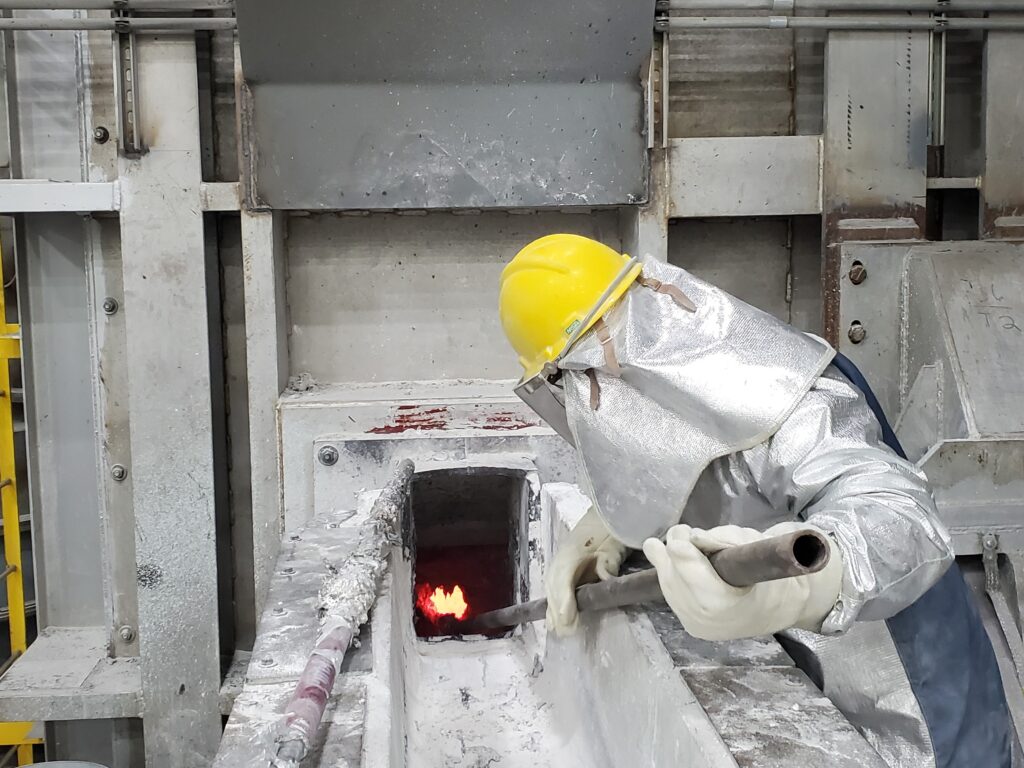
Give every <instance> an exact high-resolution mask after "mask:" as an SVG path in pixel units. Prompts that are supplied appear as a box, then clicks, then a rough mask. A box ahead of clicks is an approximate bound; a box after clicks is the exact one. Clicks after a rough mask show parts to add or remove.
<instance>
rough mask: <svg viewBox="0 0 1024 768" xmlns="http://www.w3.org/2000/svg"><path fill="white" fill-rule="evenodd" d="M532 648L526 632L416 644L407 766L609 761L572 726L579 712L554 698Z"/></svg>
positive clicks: (567, 767)
mask: <svg viewBox="0 0 1024 768" xmlns="http://www.w3.org/2000/svg"><path fill="white" fill-rule="evenodd" d="M531 646H534V644H533V643H528V642H527V641H526V640H525V639H524V638H523V637H522V636H520V637H513V638H506V639H498V640H485V641H477V642H462V643H460V642H444V643H429V644H428V643H422V642H421V643H419V656H420V658H419V664H418V665H419V681H418V684H417V685H416V686H414V687H410V689H409V691H408V694H407V700H406V706H407V717H408V723H409V725H408V753H407V757H408V763H407V765H408V766H409V768H485V767H487V766H495V767H496V768H498V767H500V768H548V767H549V766H550V768H556V766H557V768H596V766H602V765H604V764H605V763H606V760H605V759H599V757H598V756H596V755H594V754H593V753H592V752H591V750H590V745H589V744H588V743H587V739H586V738H585V734H584V732H583V730H582V729H581V728H579V727H575V726H573V725H571V723H572V722H573V721H574V720H575V719H576V716H577V715H576V714H575V713H574V712H572V711H569V709H568V708H567V707H560V706H559V705H558V704H557V703H554V702H553V700H552V697H551V696H550V695H549V693H550V687H551V683H550V681H549V680H548V679H547V678H546V677H545V673H544V672H543V666H542V663H541V658H540V656H539V655H538V652H537V651H536V650H535V647H531ZM576 704H577V706H578V704H579V702H576ZM563 710H565V711H563ZM601 757H602V758H603V756H601Z"/></svg>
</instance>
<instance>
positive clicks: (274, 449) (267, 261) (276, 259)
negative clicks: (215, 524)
mask: <svg viewBox="0 0 1024 768" xmlns="http://www.w3.org/2000/svg"><path fill="white" fill-rule="evenodd" d="M284 226H285V224H284V218H283V216H282V215H281V214H280V213H276V214H274V213H250V212H249V211H245V210H243V211H242V264H243V267H244V269H243V274H244V281H245V282H244V286H245V288H244V290H245V337H246V346H245V349H246V352H245V354H246V367H247V369H248V376H249V383H248V384H249V451H250V461H251V466H252V545H253V570H254V577H255V583H256V589H255V594H256V615H257V616H258V615H259V613H260V610H261V608H262V605H263V601H264V600H265V599H266V595H267V586H268V584H269V581H270V576H271V575H272V573H273V570H274V563H275V561H276V560H277V551H278V546H279V544H280V541H281V530H282V521H283V518H282V497H281V479H280V475H279V471H280V461H279V455H278V439H277V434H278V432H277V399H278V397H279V396H280V394H281V392H282V391H283V390H284V388H285V385H286V384H287V382H288V337H287V324H286V320H287V308H286V303H285V302H286V300H285V293H284V279H285V277H284V276H285V270H284Z"/></svg>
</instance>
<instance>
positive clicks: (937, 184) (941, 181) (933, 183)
mask: <svg viewBox="0 0 1024 768" xmlns="http://www.w3.org/2000/svg"><path fill="white" fill-rule="evenodd" d="M980 187H981V176H956V177H949V176H935V177H933V178H930V179H928V189H979V188H980Z"/></svg>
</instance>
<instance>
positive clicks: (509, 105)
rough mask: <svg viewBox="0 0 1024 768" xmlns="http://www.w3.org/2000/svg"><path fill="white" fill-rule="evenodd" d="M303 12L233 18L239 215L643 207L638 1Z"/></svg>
mask: <svg viewBox="0 0 1024 768" xmlns="http://www.w3.org/2000/svg"><path fill="white" fill-rule="evenodd" d="M302 8H303V10H302V13H283V12H282V11H281V6H280V4H279V3H277V2H274V0H241V1H240V2H239V3H238V7H237V15H238V33H239V41H240V46H241V54H242V65H243V69H244V72H245V77H246V81H247V85H248V89H249V92H250V94H251V102H250V104H249V106H248V108H247V109H246V118H245V119H246V120H247V121H248V126H247V131H248V134H249V136H250V137H251V138H252V142H251V145H250V147H249V148H248V149H249V151H250V157H249V159H250V162H249V164H248V167H247V168H246V171H247V181H248V192H249V194H250V197H251V198H252V199H253V201H254V202H255V203H257V204H262V205H267V206H271V207H273V208H283V209H311V210H315V209H335V210H341V209H368V210H374V209H377V210H379V209H407V208H494V207H498V208H511V207H520V206H526V207H541V206H554V205H584V206H593V205H615V204H624V203H634V202H639V201H641V200H642V199H643V198H644V197H645V196H646V188H645V187H646V185H645V146H646V140H645V138H644V136H643V131H644V125H643V92H642V88H641V83H640V73H641V71H642V69H643V66H644V63H645V61H646V59H647V57H648V55H649V52H650V49H651V42H652V36H653V19H654V3H653V0H630V1H629V2H625V3H622V2H616V1H615V0H569V1H568V2H562V3H548V2H545V0H526V2H524V1H523V0H495V2H490V3H478V2H475V0H452V1H451V2H446V3H443V4H441V3H411V2H400V1H399V0H390V2H384V3H381V2H374V0H352V2H348V3H346V4H345V12H344V13H338V11H337V4H336V3H335V2H332V1H331V0H310V1H309V2H305V3H303V4H302ZM512 30H514V34H512V33H510V32H511V31H512ZM339 51H344V52H345V54H344V55H339Z"/></svg>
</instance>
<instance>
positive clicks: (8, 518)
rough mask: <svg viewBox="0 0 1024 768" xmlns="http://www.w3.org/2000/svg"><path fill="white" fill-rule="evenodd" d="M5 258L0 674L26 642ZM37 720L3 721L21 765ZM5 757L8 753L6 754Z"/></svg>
mask: <svg viewBox="0 0 1024 768" xmlns="http://www.w3.org/2000/svg"><path fill="white" fill-rule="evenodd" d="M4 285H5V283H4V279H3V260H2V258H0V505H2V506H3V537H4V560H5V561H6V563H7V567H6V568H5V569H4V570H3V571H0V576H2V577H3V578H4V580H5V581H6V583H7V611H8V621H9V626H10V631H11V656H10V658H9V659H7V661H6V662H4V663H3V664H2V665H0V677H2V676H3V674H4V673H6V672H7V670H8V669H9V668H10V666H11V665H12V664H13V663H14V662H15V661H16V660H17V659H18V657H19V656H21V655H22V654H23V653H24V652H25V649H26V648H27V647H28V646H27V636H26V631H25V579H24V574H23V572H22V567H21V520H20V517H19V514H18V481H17V474H16V467H15V461H14V412H13V406H12V403H11V360H18V359H19V358H20V357H21V326H19V325H18V324H16V323H8V322H7V306H6V303H5V300H4V291H3V286H4ZM34 725H35V724H34V723H0V745H2V746H9V747H11V748H13V749H16V750H17V753H18V765H28V764H30V763H32V762H33V759H32V745H33V744H40V743H42V739H39V738H33V737H32V736H31V735H30V734H31V731H32V729H33V727H34ZM3 757H4V758H5V762H6V758H7V755H3Z"/></svg>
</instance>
